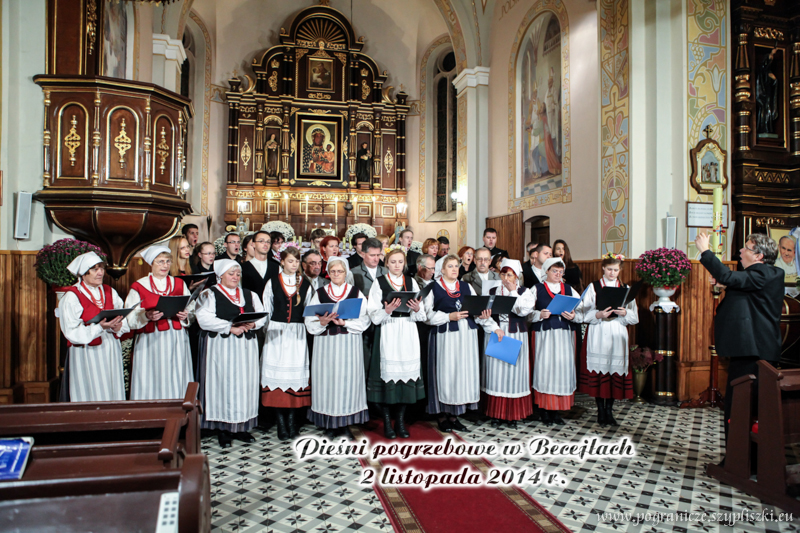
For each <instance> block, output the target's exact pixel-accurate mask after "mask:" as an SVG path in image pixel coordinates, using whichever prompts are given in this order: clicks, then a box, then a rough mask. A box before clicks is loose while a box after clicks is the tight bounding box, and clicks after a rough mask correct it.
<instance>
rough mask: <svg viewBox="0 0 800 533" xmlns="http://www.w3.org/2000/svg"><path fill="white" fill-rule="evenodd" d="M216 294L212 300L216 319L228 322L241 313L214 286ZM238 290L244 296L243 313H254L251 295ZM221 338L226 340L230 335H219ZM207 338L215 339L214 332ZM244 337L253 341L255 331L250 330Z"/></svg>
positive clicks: (215, 334)
mask: <svg viewBox="0 0 800 533" xmlns="http://www.w3.org/2000/svg"><path fill="white" fill-rule="evenodd" d="M213 290H215V291H216V292H217V294H215V295H214V300H215V302H216V306H217V309H216V314H217V318H221V319H222V320H227V321H228V322H230V321H231V320H233V319H234V318H236V317H237V316H239V315H240V314H241V313H242V311H241V309H240V308H239V306H238V305H236V304H234V303H233V302H231V301H230V300H229V299H228V298H227V297H226V296H225V295H224V294H222V292H221V289H220V288H219V286H215V287H214V288H213ZM239 290H241V291H242V295H243V296H244V312H245V313H254V312H255V308H253V294H252V293H251V292H250V291H248V290H247V289H245V288H240V289H239ZM220 335H221V336H222V338H223V339H224V338H228V337H229V336H230V334H229V333H228V334H220ZM208 336H209V337H216V336H217V333H216V332H209V333H208ZM244 336H245V337H246V338H248V339H253V338H255V336H256V331H255V330H254V329H251V330H250V331H247V332H245V334H244Z"/></svg>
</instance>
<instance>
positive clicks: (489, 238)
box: [483, 228, 508, 257]
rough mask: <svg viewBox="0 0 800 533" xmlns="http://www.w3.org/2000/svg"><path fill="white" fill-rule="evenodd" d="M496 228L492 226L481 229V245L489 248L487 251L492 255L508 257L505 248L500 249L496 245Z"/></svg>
mask: <svg viewBox="0 0 800 533" xmlns="http://www.w3.org/2000/svg"><path fill="white" fill-rule="evenodd" d="M496 244H497V230H496V229H494V228H486V229H485V230H483V245H484V246H485V247H486V248H487V249H488V250H489V253H490V254H492V257H494V256H496V255H499V256H501V257H508V252H507V251H505V250H501V249H500V248H498V247H497V246H495V245H496Z"/></svg>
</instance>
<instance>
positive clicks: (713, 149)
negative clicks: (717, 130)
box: [689, 139, 728, 194]
mask: <svg viewBox="0 0 800 533" xmlns="http://www.w3.org/2000/svg"><path fill="white" fill-rule="evenodd" d="M690 157H691V163H692V174H691V176H690V177H689V181H690V183H691V184H692V187H694V188H695V190H697V192H698V193H699V194H711V193H712V191H713V189H725V188H726V187H727V186H728V172H727V167H726V161H725V159H726V157H727V152H726V151H725V150H723V149H722V147H721V146H720V145H719V143H718V142H717V141H715V140H714V139H704V140H702V141H700V142H699V143H697V146H695V147H694V148H693V149H692V150H691V155H690Z"/></svg>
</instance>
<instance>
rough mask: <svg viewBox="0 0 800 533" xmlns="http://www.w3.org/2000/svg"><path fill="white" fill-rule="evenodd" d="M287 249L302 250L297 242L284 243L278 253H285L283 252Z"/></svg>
mask: <svg viewBox="0 0 800 533" xmlns="http://www.w3.org/2000/svg"><path fill="white" fill-rule="evenodd" d="M287 248H296V249H297V250H299V249H300V247H299V246H297V243H296V242H293V241H286V242H284V243H283V244H281V245H280V247H279V248H278V251H279V252H283V251H284V250H286V249H287Z"/></svg>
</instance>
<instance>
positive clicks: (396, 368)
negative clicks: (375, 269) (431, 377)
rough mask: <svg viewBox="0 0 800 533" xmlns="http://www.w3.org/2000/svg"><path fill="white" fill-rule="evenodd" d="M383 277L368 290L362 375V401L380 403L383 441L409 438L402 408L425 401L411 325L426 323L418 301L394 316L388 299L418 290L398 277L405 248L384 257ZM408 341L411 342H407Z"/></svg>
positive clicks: (393, 302) (395, 305)
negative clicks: (369, 334) (368, 329)
mask: <svg viewBox="0 0 800 533" xmlns="http://www.w3.org/2000/svg"><path fill="white" fill-rule="evenodd" d="M384 263H385V264H386V267H387V268H388V269H389V273H388V274H386V275H384V276H381V277H379V278H378V279H377V280H376V282H375V283H373V284H372V288H371V289H370V291H369V300H368V303H367V312H368V313H369V316H370V318H371V319H372V323H373V324H375V340H374V342H373V345H372V361H371V363H370V366H369V376H368V377H367V400H369V401H371V402H375V403H377V404H379V405H380V407H381V412H382V414H383V433H384V435H385V436H386V438H388V439H393V438H395V437H397V436H398V435H399V436H400V437H402V438H404V439H407V438H408V437H409V433H408V430H407V429H406V425H405V415H406V407H407V406H408V405H409V404H411V405H413V404H415V403H417V400H421V399H423V398H424V397H425V386H424V385H423V383H422V377H421V373H420V370H421V368H420V348H419V343H417V342H414V341H415V340H416V339H417V326H416V324H415V322H423V321H425V319H426V315H425V307H424V306H423V305H422V302H420V301H417V300H408V304H407V305H408V308H409V309H410V310H411V312H408V311H406V312H399V311H398V310H397V308H398V307H400V303H401V300H400V299H399V298H395V299H394V300H389V294H391V293H392V292H418V291H419V286H418V285H417V282H416V281H414V278H412V277H411V276H409V275H406V274H404V273H403V271H404V270H405V266H406V253H405V250H404V249H403V248H402V247H400V246H398V247H397V248H393V249H391V250H389V251H388V252H387V253H386V256H385V258H384ZM409 340H410V341H411V342H409ZM391 405H397V418H396V420H397V422H396V423H395V428H394V429H392V420H391V413H390V406H391Z"/></svg>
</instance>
